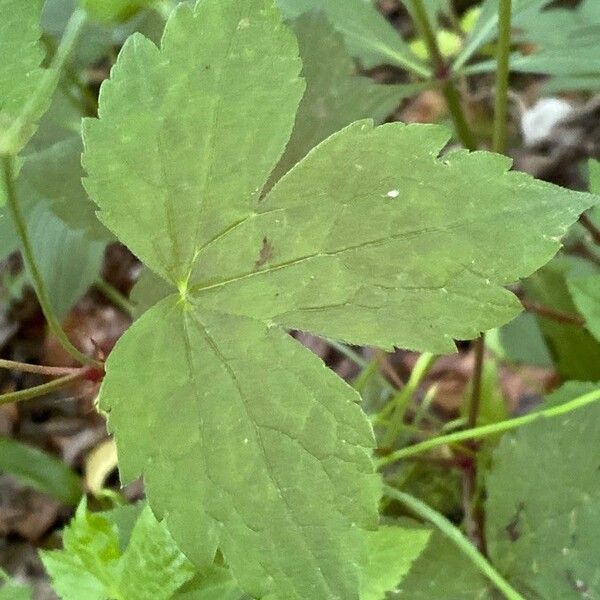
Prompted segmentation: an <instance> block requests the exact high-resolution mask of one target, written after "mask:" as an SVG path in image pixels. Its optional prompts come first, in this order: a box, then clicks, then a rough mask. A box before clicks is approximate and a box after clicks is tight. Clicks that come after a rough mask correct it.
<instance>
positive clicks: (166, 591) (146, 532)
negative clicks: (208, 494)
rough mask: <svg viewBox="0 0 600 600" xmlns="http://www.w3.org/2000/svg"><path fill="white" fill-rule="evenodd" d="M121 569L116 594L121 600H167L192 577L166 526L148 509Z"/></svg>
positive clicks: (129, 546)
mask: <svg viewBox="0 0 600 600" xmlns="http://www.w3.org/2000/svg"><path fill="white" fill-rule="evenodd" d="M120 567H121V577H120V581H119V591H120V593H121V596H122V597H123V598H155V599H156V600H169V598H171V596H172V595H173V593H174V592H175V591H176V590H177V589H178V588H180V587H181V586H182V585H183V584H184V583H185V582H186V581H188V580H189V579H191V577H192V576H193V574H194V568H193V567H192V565H191V563H190V562H189V561H188V560H187V558H186V557H185V556H184V555H183V554H182V553H181V551H180V550H179V548H178V547H177V546H176V545H175V542H174V541H173V538H172V537H171V534H170V533H169V532H168V531H167V527H166V525H165V524H164V523H158V522H157V521H156V519H155V518H154V515H153V514H152V511H151V510H150V508H149V507H146V508H145V509H144V510H143V511H142V514H141V515H140V517H139V519H138V520H137V522H136V524H135V527H134V528H133V531H132V533H131V538H130V540H129V545H128V546H127V551H126V552H125V554H124V555H123V557H122V559H121V565H120Z"/></svg>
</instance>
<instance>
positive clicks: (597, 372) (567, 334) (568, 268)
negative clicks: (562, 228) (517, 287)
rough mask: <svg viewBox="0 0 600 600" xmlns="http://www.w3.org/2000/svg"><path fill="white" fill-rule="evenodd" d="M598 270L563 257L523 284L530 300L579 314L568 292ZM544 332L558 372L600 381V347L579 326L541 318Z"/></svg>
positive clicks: (585, 262)
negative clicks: (570, 284) (575, 282)
mask: <svg viewBox="0 0 600 600" xmlns="http://www.w3.org/2000/svg"><path fill="white" fill-rule="evenodd" d="M596 273H597V269H596V268H595V267H594V266H593V265H592V263H590V262H589V261H585V260H582V259H579V258H574V257H569V256H561V257H559V258H556V259H554V260H553V261H552V262H551V263H549V264H548V265H546V266H545V267H544V268H542V269H540V270H539V271H538V272H537V273H535V274H534V275H532V276H531V277H529V278H528V279H527V280H526V281H524V282H523V288H524V290H525V293H526V295H527V298H529V299H531V300H533V301H535V302H539V303H540V304H542V305H544V306H548V307H550V308H553V309H555V310H558V311H561V312H564V313H567V314H577V308H576V306H575V304H574V303H573V299H572V297H571V294H570V292H569V289H568V283H567V282H568V281H569V280H570V279H574V278H577V279H579V278H584V277H586V276H594V275H595V274H596ZM537 320H538V323H539V325H540V329H541V330H542V333H543V334H544V337H545V338H546V343H547V345H548V348H549V350H550V353H551V354H552V356H553V358H554V361H555V363H556V367H557V370H558V372H559V373H560V374H561V375H562V376H563V377H565V378H567V379H582V380H591V379H598V378H600V344H599V343H598V342H597V341H596V340H595V339H594V338H593V336H592V335H590V334H589V333H588V332H587V331H585V329H583V328H582V327H580V326H579V325H576V324H570V323H561V322H559V321H556V320H554V319H548V318H545V317H540V316H538V317H537Z"/></svg>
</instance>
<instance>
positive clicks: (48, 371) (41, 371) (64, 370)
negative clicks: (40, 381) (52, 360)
mask: <svg viewBox="0 0 600 600" xmlns="http://www.w3.org/2000/svg"><path fill="white" fill-rule="evenodd" d="M0 369H10V370H11V371H22V372H23V373H36V374H37V375H48V376H49V377H61V376H64V375H74V374H75V373H79V372H80V371H81V368H79V367H46V366H43V365H30V364H29V363H23V362H18V361H15V360H6V359H4V358H0Z"/></svg>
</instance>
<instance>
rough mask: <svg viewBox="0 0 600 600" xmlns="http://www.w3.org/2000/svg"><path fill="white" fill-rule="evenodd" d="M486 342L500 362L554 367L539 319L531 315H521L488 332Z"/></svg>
mask: <svg viewBox="0 0 600 600" xmlns="http://www.w3.org/2000/svg"><path fill="white" fill-rule="evenodd" d="M485 342H486V345H487V346H488V347H489V348H491V350H492V351H493V352H494V353H495V354H496V356H498V358H499V359H500V360H505V361H508V362H510V363H516V364H524V365H533V366H536V367H545V368H551V367H553V366H554V361H553V360H552V356H551V355H550V352H549V351H548V346H547V345H546V342H545V340H544V336H543V335H542V332H541V330H540V326H539V324H538V322H537V319H536V317H535V315H532V314H530V313H521V314H520V315H519V316H518V317H517V318H516V319H514V320H513V321H511V322H510V323H507V324H506V325H503V326H502V327H500V328H499V329H493V330H492V331H488V333H487V335H486V337H485Z"/></svg>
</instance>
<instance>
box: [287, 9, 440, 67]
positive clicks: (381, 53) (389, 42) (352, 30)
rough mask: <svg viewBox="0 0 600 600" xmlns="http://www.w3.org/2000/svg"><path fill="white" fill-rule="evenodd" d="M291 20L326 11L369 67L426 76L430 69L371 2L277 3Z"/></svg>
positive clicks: (347, 41)
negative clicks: (391, 67)
mask: <svg viewBox="0 0 600 600" xmlns="http://www.w3.org/2000/svg"><path fill="white" fill-rule="evenodd" d="M278 1H279V5H280V6H281V9H282V11H283V13H284V14H285V16H286V17H287V18H288V19H294V18H295V17H298V16H299V15H301V14H303V13H306V12H309V11H315V10H317V11H323V12H324V13H325V14H326V15H327V18H328V19H329V21H330V22H331V24H332V25H333V26H334V27H335V28H336V29H337V30H338V31H339V32H340V33H341V34H342V35H343V36H344V38H345V40H346V46H347V47H348V50H349V52H350V54H351V55H352V56H355V57H357V58H359V59H360V60H361V62H362V63H363V65H364V66H365V67H366V68H370V67H374V66H377V65H379V64H382V63H385V64H392V65H396V66H400V67H404V68H407V69H409V70H412V71H415V72H417V73H419V74H421V75H427V74H428V72H429V69H428V68H427V66H426V65H425V64H424V63H423V62H422V61H421V60H420V59H418V58H417V57H416V56H415V55H414V54H413V53H412V51H411V49H410V47H409V45H408V44H407V43H406V42H405V41H404V40H403V39H402V38H401V37H400V34H399V33H398V32H397V31H396V30H395V29H394V28H393V27H392V26H391V24H390V23H388V22H387V21H386V19H385V18H384V17H383V15H382V14H381V13H380V12H379V11H378V10H377V8H376V7H375V6H374V5H373V3H372V2H370V1H365V0H278Z"/></svg>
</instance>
